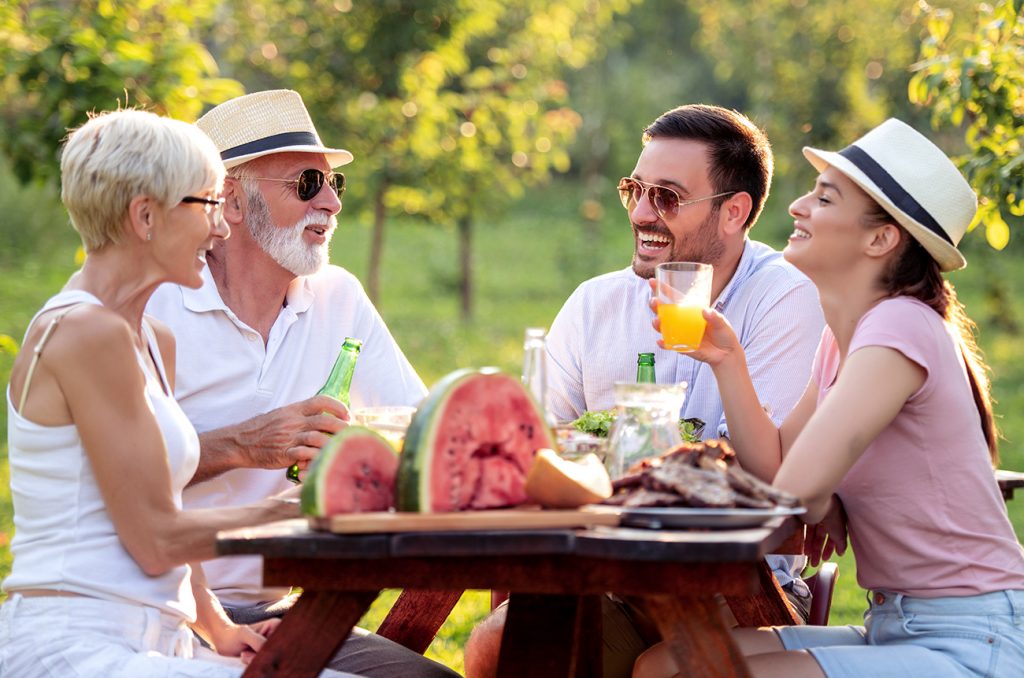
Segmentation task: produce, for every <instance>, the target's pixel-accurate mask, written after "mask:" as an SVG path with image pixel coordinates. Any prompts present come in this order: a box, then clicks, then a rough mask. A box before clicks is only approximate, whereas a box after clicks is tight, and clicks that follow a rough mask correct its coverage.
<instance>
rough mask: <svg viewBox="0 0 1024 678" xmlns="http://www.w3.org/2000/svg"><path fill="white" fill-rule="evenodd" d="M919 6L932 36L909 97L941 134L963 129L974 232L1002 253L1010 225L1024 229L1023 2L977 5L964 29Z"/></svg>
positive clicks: (947, 15)
mask: <svg viewBox="0 0 1024 678" xmlns="http://www.w3.org/2000/svg"><path fill="white" fill-rule="evenodd" d="M917 7H918V9H919V11H920V12H921V15H922V16H923V18H924V24H925V27H926V30H927V34H926V37H925V38H924V40H922V42H921V51H920V57H921V60H920V61H919V62H918V63H917V64H915V65H914V67H913V68H914V70H915V71H916V73H915V74H914V76H913V78H912V79H911V80H910V83H909V89H908V92H909V98H910V100H911V101H912V102H914V103H916V104H918V105H920V106H922V107H927V109H928V110H929V111H930V113H931V118H932V124H933V125H934V126H935V127H936V128H941V127H944V126H947V125H952V126H954V127H958V128H963V129H964V138H965V141H966V143H967V149H968V151H967V153H965V154H964V155H962V156H960V158H959V165H960V168H961V169H962V170H963V172H964V174H965V175H966V176H967V178H968V180H969V181H970V182H971V185H972V186H974V188H975V190H976V191H977V192H978V194H979V196H981V200H980V205H979V209H978V214H977V216H976V217H975V219H974V223H973V224H971V228H972V229H973V228H974V227H976V226H977V225H978V224H984V226H985V239H986V240H987V241H988V243H989V244H990V245H991V246H992V247H994V248H995V249H997V250H1001V249H1003V248H1004V247H1006V244H1007V243H1008V242H1009V240H1010V223H1013V224H1014V225H1015V226H1016V227H1018V228H1019V227H1020V226H1021V224H1022V223H1024V219H1021V217H1024V149H1022V145H1021V144H1022V142H1021V139H1022V138H1024V14H1022V11H1021V10H1022V7H1024V1H1022V0H997V1H996V2H995V3H993V4H985V3H981V4H978V5H977V6H976V8H975V14H976V16H974V17H973V18H974V19H975V23H974V24H973V25H970V26H961V27H960V28H959V29H956V28H955V27H954V26H953V18H954V14H953V12H951V11H949V10H948V9H935V8H932V7H930V6H928V5H927V4H925V3H924V2H920V3H918V5H917ZM1008 222H1009V223H1008Z"/></svg>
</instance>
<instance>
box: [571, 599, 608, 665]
mask: <svg viewBox="0 0 1024 678" xmlns="http://www.w3.org/2000/svg"><path fill="white" fill-rule="evenodd" d="M601 597H602V596H599V595H598V596H580V599H579V607H578V608H577V610H576V631H575V637H574V639H573V659H572V672H571V675H572V676H573V678H603V676H604V666H603V665H602V653H603V652H604V641H603V640H602V636H601V634H602V632H603V630H604V628H603V627H604V624H603V622H602V617H601Z"/></svg>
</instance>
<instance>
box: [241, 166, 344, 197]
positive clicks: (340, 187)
mask: <svg viewBox="0 0 1024 678" xmlns="http://www.w3.org/2000/svg"><path fill="white" fill-rule="evenodd" d="M252 178H253V179H259V180H260V181H277V182H280V183H282V184H295V191H296V193H298V196H299V200H301V201H303V202H308V201H310V200H312V199H313V198H315V197H316V196H317V194H318V193H320V189H321V188H323V187H324V183H325V182H326V183H327V184H329V185H330V187H331V188H332V189H334V192H335V193H337V194H338V197H339V198H340V197H341V195H342V193H344V192H345V175H344V174H342V173H341V172H330V173H328V174H326V175H325V174H324V173H323V172H321V171H320V170H318V169H307V170H302V174H300V175H299V178H298V179H275V178H272V177H252Z"/></svg>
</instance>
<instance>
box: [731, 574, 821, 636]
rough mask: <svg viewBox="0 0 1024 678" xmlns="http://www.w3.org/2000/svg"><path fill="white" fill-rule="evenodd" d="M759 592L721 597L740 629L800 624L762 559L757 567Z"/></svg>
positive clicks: (777, 582)
mask: <svg viewBox="0 0 1024 678" xmlns="http://www.w3.org/2000/svg"><path fill="white" fill-rule="evenodd" d="M758 577H759V579H760V582H761V587H760V591H758V592H757V593H755V594H754V595H747V596H734V595H732V596H729V595H727V596H726V597H725V600H726V602H728V603H729V609H730V610H732V614H733V616H734V617H736V622H737V623H738V624H739V625H740V626H752V627H758V626H798V625H800V624H803V623H804V621H803V620H802V619H801V618H800V616H799V615H798V614H797V613H796V611H795V610H793V608H792V607H791V606H790V604H789V598H787V597H786V594H785V592H783V590H782V587H781V586H779V581H778V580H777V579H776V578H775V575H774V574H773V573H772V568H771V567H769V566H768V563H767V562H766V561H764V560H762V561H761V562H760V563H759V565H758Z"/></svg>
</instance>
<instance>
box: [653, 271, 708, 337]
mask: <svg viewBox="0 0 1024 678" xmlns="http://www.w3.org/2000/svg"><path fill="white" fill-rule="evenodd" d="M713 272H714V269H713V268H712V267H711V266H709V265H708V264H698V263H692V262H688V261H675V262H671V263H667V264H658V266H657V268H655V272H654V275H655V279H656V280H657V282H658V318H659V319H660V320H661V336H662V339H663V340H664V341H665V348H667V349H671V350H673V351H679V352H680V353H687V352H689V351H694V350H696V349H697V347H698V346H700V342H701V339H702V338H703V337H704V326H705V325H706V324H707V321H705V320H704V315H703V313H704V309H705V308H707V307H708V306H709V305H710V303H711V277H712V274H713Z"/></svg>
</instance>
